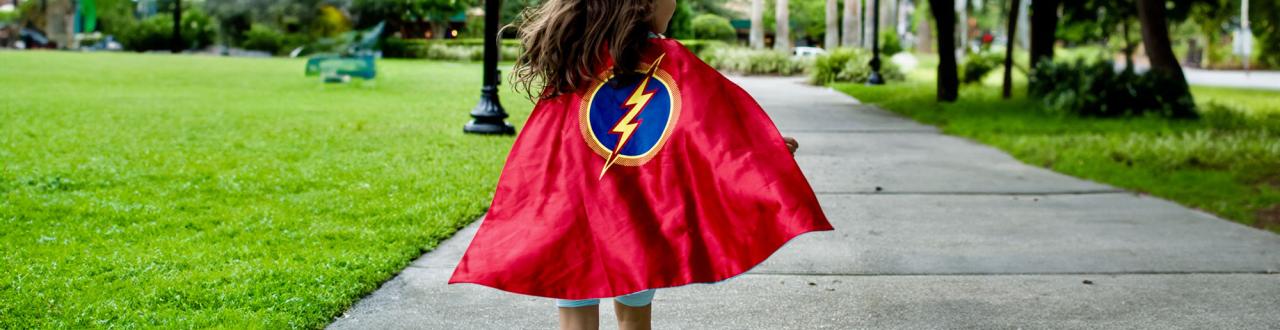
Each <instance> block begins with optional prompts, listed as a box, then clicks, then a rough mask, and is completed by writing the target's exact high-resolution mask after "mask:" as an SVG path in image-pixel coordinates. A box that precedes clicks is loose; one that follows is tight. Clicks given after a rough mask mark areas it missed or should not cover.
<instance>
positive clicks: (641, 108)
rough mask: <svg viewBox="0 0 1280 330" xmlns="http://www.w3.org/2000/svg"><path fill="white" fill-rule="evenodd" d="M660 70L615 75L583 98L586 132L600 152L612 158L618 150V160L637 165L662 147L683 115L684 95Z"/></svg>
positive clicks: (590, 143) (625, 163)
mask: <svg viewBox="0 0 1280 330" xmlns="http://www.w3.org/2000/svg"><path fill="white" fill-rule="evenodd" d="M656 71H657V72H656V73H654V74H652V75H649V76H638V77H629V78H628V79H622V78H618V77H611V78H609V79H608V80H607V81H605V82H602V83H599V84H598V85H597V86H596V87H595V88H593V89H592V91H591V92H590V93H589V94H588V95H587V98H586V99H584V100H583V115H582V119H583V126H584V127H583V128H584V132H583V133H585V134H584V135H586V137H587V138H588V139H587V140H588V144H589V145H591V147H592V149H594V150H595V151H596V152H597V153H598V154H600V155H601V156H603V157H605V158H606V159H608V158H609V157H610V156H612V155H613V153H614V152H615V151H616V153H617V164H620V165H631V166H634V165H640V164H642V163H644V162H645V161H647V160H648V159H649V158H652V157H653V155H654V154H655V153H656V152H657V150H658V149H661V148H662V145H663V144H664V142H665V141H666V139H667V136H668V135H670V133H671V129H672V126H673V125H672V124H674V122H675V120H676V118H677V117H678V115H679V111H680V104H679V103H680V99H679V92H678V90H677V89H675V88H674V85H673V84H672V83H671V80H670V79H669V76H667V75H666V73H665V72H662V71H661V70H656ZM641 88H643V90H640V89H641ZM632 112H634V113H632ZM624 139H625V141H624ZM619 142H622V143H623V145H622V147H621V148H618V143H619Z"/></svg>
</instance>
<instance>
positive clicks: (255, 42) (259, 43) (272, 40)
mask: <svg viewBox="0 0 1280 330" xmlns="http://www.w3.org/2000/svg"><path fill="white" fill-rule="evenodd" d="M284 41H285V40H284V33H280V31H276V29H273V28H271V27H269V26H266V25H262V24H254V25H253V27H250V28H249V31H246V32H245V33H244V41H243V42H241V43H240V47H244V48H245V49H250V50H260V51H264V52H268V53H271V54H278V53H280V49H281V48H283V47H284Z"/></svg>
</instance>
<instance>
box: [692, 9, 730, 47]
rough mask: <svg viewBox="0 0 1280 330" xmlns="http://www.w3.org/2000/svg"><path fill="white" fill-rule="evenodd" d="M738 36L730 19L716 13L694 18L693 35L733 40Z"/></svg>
mask: <svg viewBox="0 0 1280 330" xmlns="http://www.w3.org/2000/svg"><path fill="white" fill-rule="evenodd" d="M737 36H738V34H737V32H736V31H734V29H733V24H731V23H729V19H727V18H724V17H720V16H716V15H715V14H702V15H698V17H695V18H694V19H693V37H694V38H697V39H704V40H721V41H726V42H732V41H733V40H734V39H736V38H737Z"/></svg>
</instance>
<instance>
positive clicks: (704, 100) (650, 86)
mask: <svg viewBox="0 0 1280 330" xmlns="http://www.w3.org/2000/svg"><path fill="white" fill-rule="evenodd" d="M675 8H676V3H675V0H548V1H546V2H545V3H544V4H542V5H541V6H539V7H538V8H536V9H533V10H531V11H527V12H526V14H525V17H524V20H523V21H524V23H523V26H522V27H521V31H520V34H521V39H522V41H523V43H524V46H525V53H524V54H523V55H521V57H520V58H519V59H518V60H517V64H516V69H515V71H514V73H513V76H514V81H515V84H516V86H517V88H523V90H525V91H526V92H530V94H531V95H530V96H531V97H535V98H537V100H538V104H537V106H536V107H535V108H534V110H533V113H531V114H530V116H529V119H528V121H527V122H526V128H525V130H524V131H523V132H522V133H521V134H520V136H519V138H517V140H516V142H515V145H514V146H513V147H512V150H511V154H510V155H509V156H508V159H507V163H506V166H505V168H504V169H503V172H502V176H501V178H499V180H498V187H497V191H496V192H495V193H494V200H493V204H492V205H491V206H490V208H489V211H488V214H487V215H486V216H485V220H484V222H483V223H482V224H481V227H480V230H479V231H478V232H477V234H476V237H475V239H474V240H472V242H471V246H470V247H468V249H467V252H466V254H465V255H464V256H463V258H462V261H461V262H460V263H459V264H458V267H457V268H456V269H455V270H454V274H453V277H452V278H451V279H450V280H449V282H450V283H476V284H482V285H486V286H490V287H494V288H498V289H502V290H506V291H510V292H514V293H521V294H529V295H536V296H542V297H550V298H558V299H560V300H558V301H557V303H556V305H557V306H559V310H560V325H561V328H564V329H594V328H596V327H598V319H599V308H598V305H597V304H598V303H599V300H598V299H599V298H605V297H616V298H615V299H614V307H615V309H616V311H617V313H616V314H617V316H618V326H619V327H620V328H622V329H647V328H649V320H650V312H651V306H652V305H651V304H650V302H651V301H652V299H653V296H654V289H657V288H664V287H675V286H681V285H685V284H690V283H709V282H718V281H721V280H724V279H727V278H730V277H733V276H736V275H738V274H741V273H743V272H745V271H747V270H749V269H750V268H751V267H754V266H755V265H757V264H759V263H760V262H762V261H764V260H765V259H766V258H768V256H769V255H771V254H773V252H774V251H776V250H777V249H778V248H780V247H781V246H782V244H784V243H786V242H787V241H789V240H791V239H792V238H793V237H795V236H797V235H800V234H803V233H806V232H811V231H820V230H831V229H832V228H831V225H830V224H829V223H828V222H827V219H826V217H825V216H824V215H823V214H822V210H821V208H820V207H819V206H818V203H817V199H816V198H815V197H814V194H813V190H812V189H811V188H810V187H809V185H808V182H807V181H805V178H804V176H803V174H801V173H800V170H799V168H798V167H797V166H796V163H795V160H794V159H792V158H791V156H790V153H793V152H794V151H795V149H796V147H797V146H798V144H797V143H796V141H795V140H794V139H790V138H783V137H782V136H780V135H779V134H778V131H777V128H776V127H774V125H773V123H772V122H771V121H770V120H769V118H768V116H766V115H765V114H764V111H763V110H762V109H760V106H759V105H758V104H756V103H755V101H754V100H753V99H752V98H751V97H750V95H747V94H746V92H745V91H743V90H742V89H741V88H739V87H738V86H737V85H735V84H733V83H732V82H730V81H729V80H728V79H725V78H724V77H723V76H722V75H720V74H719V73H718V72H716V71H715V70H714V69H711V68H710V67H709V66H707V65H706V64H705V63H703V62H702V61H701V60H699V59H698V58H697V57H696V56H694V55H693V54H692V53H690V52H689V51H688V50H687V49H685V48H684V46H682V45H680V44H679V43H678V42H676V41H674V40H670V39H666V38H665V37H662V35H661V34H662V33H663V32H665V31H666V29H667V22H668V21H670V19H671V16H672V14H673V13H674V12H675ZM535 86H536V87H535ZM535 90H537V92H536V93H533V91H535ZM535 94H536V95H535Z"/></svg>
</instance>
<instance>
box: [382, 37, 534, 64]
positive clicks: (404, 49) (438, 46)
mask: <svg viewBox="0 0 1280 330" xmlns="http://www.w3.org/2000/svg"><path fill="white" fill-rule="evenodd" d="M458 40H466V39H449V40H425V39H401V38H387V39H384V40H382V43H381V45H380V46H379V47H381V48H380V49H381V50H382V56H383V57H389V58H417V59H430V60H440V61H464V62H465V61H481V60H484V43H483V42H480V43H479V44H477V43H475V42H471V41H458ZM522 51H523V49H522V48H521V47H520V46H519V43H511V42H503V43H502V45H501V46H500V47H498V53H499V58H500V59H501V60H502V61H514V60H515V59H516V58H517V57H520V53H521V52H522Z"/></svg>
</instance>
